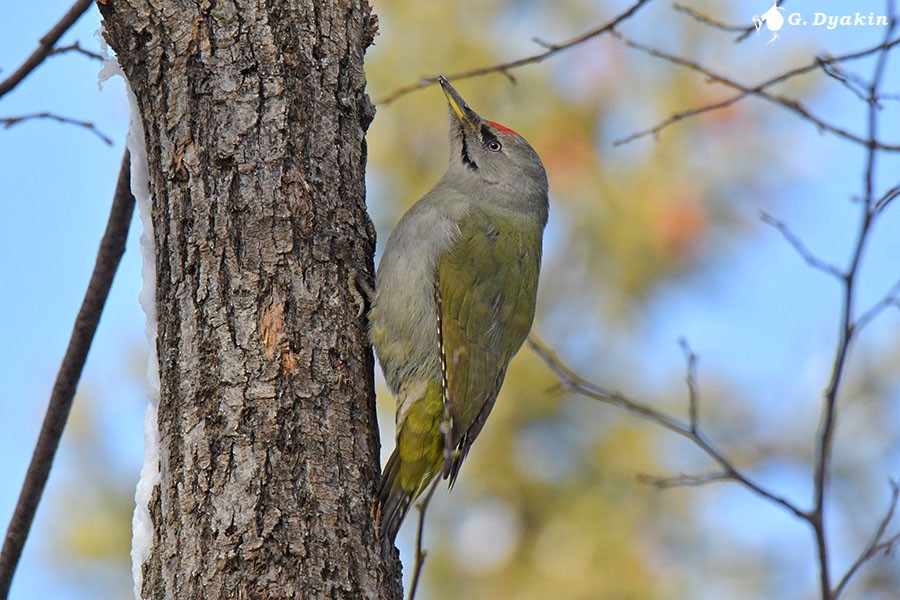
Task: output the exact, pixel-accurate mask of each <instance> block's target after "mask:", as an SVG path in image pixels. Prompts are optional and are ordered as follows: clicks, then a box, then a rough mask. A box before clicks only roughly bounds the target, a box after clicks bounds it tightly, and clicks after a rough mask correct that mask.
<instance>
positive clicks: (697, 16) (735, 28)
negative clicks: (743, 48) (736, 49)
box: [672, 2, 756, 42]
mask: <svg viewBox="0 0 900 600" xmlns="http://www.w3.org/2000/svg"><path fill="white" fill-rule="evenodd" d="M672 8H674V9H675V10H676V11H677V12H680V13H684V14H686V15H687V16H689V17H691V18H692V19H694V20H695V21H697V22H698V23H702V24H704V25H708V26H710V27H712V28H713V29H719V30H721V31H725V32H728V33H740V34H741V35H740V36H738V37H737V39H736V40H735V42H740V41H742V40H745V39H746V38H747V37H748V36H749V35H750V34H751V33H753V32H754V31H755V30H756V27H754V26H753V25H729V24H728V23H723V22H722V21H719V20H718V19H714V18H712V17H710V16H709V15H705V14H703V13H701V12H698V11H697V10H696V9H695V8H692V7H690V6H687V5H686V4H680V3H678V2H675V3H674V4H672Z"/></svg>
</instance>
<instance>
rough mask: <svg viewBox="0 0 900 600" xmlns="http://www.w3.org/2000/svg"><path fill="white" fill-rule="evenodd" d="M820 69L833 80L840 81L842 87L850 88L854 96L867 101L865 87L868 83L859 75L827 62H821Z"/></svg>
mask: <svg viewBox="0 0 900 600" xmlns="http://www.w3.org/2000/svg"><path fill="white" fill-rule="evenodd" d="M822 71H823V72H824V73H825V74H826V75H828V76H829V77H831V78H832V79H834V80H835V81H838V82H840V83H841V84H842V85H843V86H844V87H846V88H847V89H848V90H850V92H851V93H852V94H853V95H854V96H856V97H857V98H859V99H860V100H862V101H863V102H866V101H867V100H866V90H865V87H866V85H868V84H867V82H865V81H863V80H862V78H861V77H860V76H859V75H856V74H854V73H846V72H844V70H843V69H841V68H840V67H839V66H838V65H836V64H832V63H829V62H823V63H822Z"/></svg>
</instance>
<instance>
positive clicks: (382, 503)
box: [378, 450, 416, 554]
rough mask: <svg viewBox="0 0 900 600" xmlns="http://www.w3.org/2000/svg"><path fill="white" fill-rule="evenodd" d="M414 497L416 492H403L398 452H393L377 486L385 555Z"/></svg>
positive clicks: (379, 523) (392, 544)
mask: <svg viewBox="0 0 900 600" xmlns="http://www.w3.org/2000/svg"><path fill="white" fill-rule="evenodd" d="M415 495H416V490H405V489H403V486H402V485H401V483H400V452H399V451H398V450H394V453H393V454H391V457H390V458H389V459H388V462H387V464H386V465H385V466H384V472H383V473H382V474H381V483H380V484H379V486H378V506H379V517H378V526H379V532H380V535H381V545H382V548H384V551H385V554H389V553H390V551H391V550H392V549H393V547H394V540H395V539H396V537H397V531H398V530H399V529H400V524H401V523H403V518H404V517H405V516H406V513H407V512H409V505H410V504H412V501H413V499H414V498H415Z"/></svg>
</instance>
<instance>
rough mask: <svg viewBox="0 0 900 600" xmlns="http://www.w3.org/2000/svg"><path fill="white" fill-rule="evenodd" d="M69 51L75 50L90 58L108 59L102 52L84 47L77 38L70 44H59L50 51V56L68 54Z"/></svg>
mask: <svg viewBox="0 0 900 600" xmlns="http://www.w3.org/2000/svg"><path fill="white" fill-rule="evenodd" d="M67 52H75V53H78V54H81V55H83V56H87V57H88V58H92V59H94V60H100V61H102V60H106V57H105V56H103V55H102V54H100V53H99V52H92V51H91V50H88V49H87V48H83V47H82V46H81V44H79V43H78V40H75V41H74V42H72V43H71V44H69V45H68V46H57V47H55V48H54V49H53V50H51V51H50V54H49V56H56V55H57V54H66V53H67Z"/></svg>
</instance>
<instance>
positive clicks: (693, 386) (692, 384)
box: [678, 338, 700, 434]
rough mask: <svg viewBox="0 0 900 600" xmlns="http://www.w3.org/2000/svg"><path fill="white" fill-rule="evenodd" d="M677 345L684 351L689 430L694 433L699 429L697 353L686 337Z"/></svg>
mask: <svg viewBox="0 0 900 600" xmlns="http://www.w3.org/2000/svg"><path fill="white" fill-rule="evenodd" d="M678 345H679V346H681V351H682V352H684V360H685V362H686V363H687V369H686V373H685V374H684V382H685V384H686V385H687V389H688V420H689V422H690V424H691V431H692V432H693V433H695V434H696V433H697V432H698V431H699V429H700V395H699V393H698V392H697V355H696V354H694V351H693V350H691V347H690V345H688V343H687V340H686V339H684V338H682V339H680V340H679V341H678Z"/></svg>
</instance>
